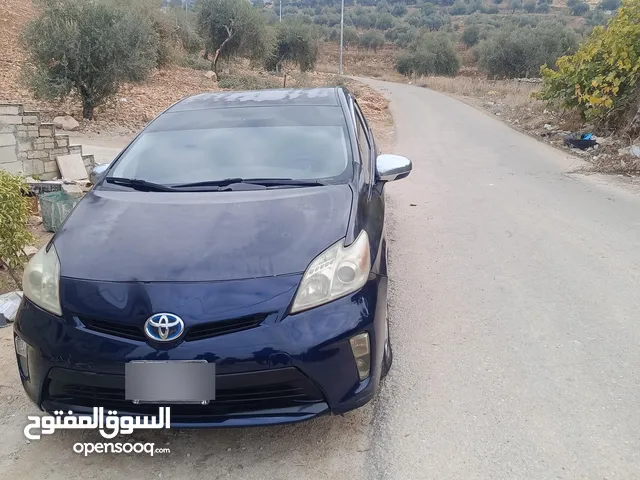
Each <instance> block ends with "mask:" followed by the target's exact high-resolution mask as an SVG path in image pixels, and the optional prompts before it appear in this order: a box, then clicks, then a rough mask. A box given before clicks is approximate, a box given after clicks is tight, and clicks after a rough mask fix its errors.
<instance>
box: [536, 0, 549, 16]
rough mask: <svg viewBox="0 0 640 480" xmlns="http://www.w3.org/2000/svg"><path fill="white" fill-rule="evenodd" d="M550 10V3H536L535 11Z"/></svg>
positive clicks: (546, 11)
mask: <svg viewBox="0 0 640 480" xmlns="http://www.w3.org/2000/svg"><path fill="white" fill-rule="evenodd" d="M550 10H551V5H549V4H548V3H542V2H541V3H538V5H537V6H536V13H549V11H550Z"/></svg>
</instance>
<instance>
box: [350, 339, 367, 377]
mask: <svg viewBox="0 0 640 480" xmlns="http://www.w3.org/2000/svg"><path fill="white" fill-rule="evenodd" d="M349 343H350V344H351V351H352V352H353V358H355V360H356V368H357V369H358V375H359V376H360V380H364V379H365V378H367V377H368V376H369V373H370V371H371V354H370V353H371V352H370V348H369V334H368V333H361V334H359V335H356V336H355V337H352V338H351V339H349Z"/></svg>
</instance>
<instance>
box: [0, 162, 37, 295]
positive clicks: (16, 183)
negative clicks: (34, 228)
mask: <svg viewBox="0 0 640 480" xmlns="http://www.w3.org/2000/svg"><path fill="white" fill-rule="evenodd" d="M27 192H28V188H27V185H26V183H25V182H24V180H23V179H22V177H20V176H17V175H12V174H10V173H8V172H5V171H4V170H0V259H1V260H2V263H4V264H5V265H6V267H7V270H8V272H9V275H10V276H11V278H12V279H13V281H14V282H15V284H16V288H18V289H20V288H21V287H20V274H19V271H20V270H21V269H22V268H23V267H24V265H25V264H26V262H27V256H26V255H25V254H24V249H25V247H28V246H29V245H30V244H31V243H32V242H33V241H34V239H33V236H32V235H31V233H30V232H29V229H28V228H27V221H28V220H29V216H30V209H29V203H30V202H29V199H28V197H26V196H25V194H26V193H27Z"/></svg>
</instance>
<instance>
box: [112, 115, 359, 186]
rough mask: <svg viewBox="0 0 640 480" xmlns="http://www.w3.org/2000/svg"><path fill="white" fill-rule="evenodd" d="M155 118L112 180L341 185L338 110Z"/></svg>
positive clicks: (345, 157)
mask: <svg viewBox="0 0 640 480" xmlns="http://www.w3.org/2000/svg"><path fill="white" fill-rule="evenodd" d="M287 110H288V112H287ZM296 110H297V111H296ZM309 110H313V111H312V112H310V111H309ZM318 110H320V111H322V110H324V112H321V113H322V114H321V115H317V113H318V112H317V111H318ZM314 113H315V114H316V115H314ZM310 114H311V115H310ZM204 116H206V118H203V117H204ZM164 117H167V118H164ZM189 117H191V118H189ZM160 119H162V120H163V122H161V124H160V125H157V126H156V125H155V122H154V124H153V126H154V127H155V128H149V129H148V130H149V131H147V132H145V133H143V134H142V135H141V136H139V137H138V138H137V139H136V141H135V142H134V143H133V144H132V145H131V146H130V147H129V148H128V149H127V150H126V151H125V152H124V154H123V155H122V156H121V157H120V159H119V160H118V162H117V163H116V165H115V167H114V168H113V169H112V170H111V171H110V172H109V175H110V176H112V177H122V178H133V179H139V180H145V181H148V182H153V183H158V184H163V185H176V184H183V183H191V182H202V181H216V180H222V179H227V178H266V179H269V178H288V179H294V180H321V179H322V180H329V181H331V180H333V181H338V180H341V179H342V178H343V177H344V175H345V173H347V171H348V170H349V169H348V167H349V166H350V158H351V157H350V153H349V149H348V142H347V133H346V126H345V125H344V117H343V115H342V110H341V109H340V108H336V107H322V108H320V107H313V108H312V109H310V108H308V107H307V108H303V107H280V108H271V107H258V108H232V109H218V110H205V111H204V113H203V111H197V112H180V113H178V114H165V115H164V116H162V117H160ZM160 119H159V120H160ZM199 120H200V121H199ZM154 130H155V131H154Z"/></svg>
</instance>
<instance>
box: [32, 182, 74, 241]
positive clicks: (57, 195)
mask: <svg viewBox="0 0 640 480" xmlns="http://www.w3.org/2000/svg"><path fill="white" fill-rule="evenodd" d="M39 198H40V212H41V213H42V226H43V227H44V229H45V230H46V231H48V232H57V231H58V229H59V228H60V225H62V222H64V220H65V219H66V218H67V216H68V215H69V213H71V210H73V207H75V206H76V204H77V203H78V202H79V201H80V198H78V197H75V196H73V195H69V194H68V193H67V192H65V191H60V192H51V193H45V194H43V195H40V197H39Z"/></svg>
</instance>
